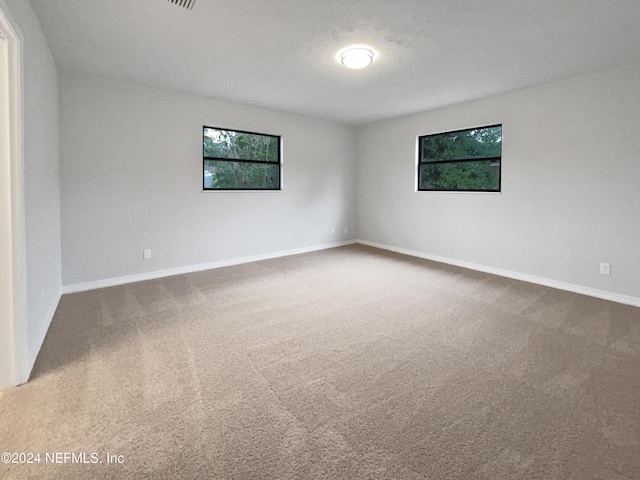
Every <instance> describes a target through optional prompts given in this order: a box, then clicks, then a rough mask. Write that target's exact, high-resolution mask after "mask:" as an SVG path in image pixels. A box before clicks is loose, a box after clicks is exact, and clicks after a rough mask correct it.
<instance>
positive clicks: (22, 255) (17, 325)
mask: <svg viewBox="0 0 640 480" xmlns="http://www.w3.org/2000/svg"><path fill="white" fill-rule="evenodd" d="M7 11H8V10H7V9H6V5H5V3H4V1H1V2H0V32H1V33H2V36H3V37H4V39H5V40H6V42H7V53H8V55H7V68H6V69H4V70H5V74H6V75H7V81H8V107H9V108H8V112H7V110H6V108H5V109H2V111H0V115H6V116H8V118H7V117H5V119H6V120H8V121H7V122H5V125H7V126H8V128H4V131H3V132H1V133H0V135H2V136H3V137H7V138H8V144H9V149H8V154H9V157H8V158H0V161H2V162H9V170H10V180H9V183H10V191H9V192H5V194H6V197H5V199H3V201H4V200H7V201H8V202H9V205H10V208H9V210H10V214H9V215H10V218H9V220H8V222H7V223H8V225H2V228H5V227H8V228H9V231H10V232H11V233H10V245H9V248H8V250H9V251H8V252H0V254H2V255H8V257H9V262H10V263H9V264H10V268H9V270H10V272H9V274H8V278H9V285H10V292H9V293H8V298H9V302H10V305H9V306H8V309H9V310H8V311H9V312H10V315H9V318H7V319H2V320H0V322H2V324H0V331H2V332H3V333H5V332H6V333H7V335H8V336H7V337H5V340H6V346H7V348H9V349H10V351H11V353H10V354H9V358H12V359H13V368H9V369H7V371H8V372H11V371H12V372H13V375H11V373H9V376H10V378H0V390H3V389H5V388H10V387H14V386H16V385H20V384H22V383H25V382H26V381H27V380H28V379H29V348H28V337H27V295H26V292H27V288H26V286H27V282H26V279H27V275H26V240H25V202H24V159H23V154H24V152H23V116H22V115H23V82H22V65H23V63H22V44H23V42H22V38H23V37H22V34H21V32H20V31H19V29H18V28H17V27H16V26H15V25H14V24H13V23H12V22H11V20H10V17H8V16H7ZM4 152H5V153H0V157H6V152H7V150H5V151H4ZM5 322H6V323H5ZM3 347H4V345H3Z"/></svg>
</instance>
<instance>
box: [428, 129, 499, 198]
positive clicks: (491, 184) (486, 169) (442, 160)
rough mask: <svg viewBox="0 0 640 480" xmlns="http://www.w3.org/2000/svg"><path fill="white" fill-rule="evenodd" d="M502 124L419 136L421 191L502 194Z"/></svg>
mask: <svg viewBox="0 0 640 480" xmlns="http://www.w3.org/2000/svg"><path fill="white" fill-rule="evenodd" d="M501 157H502V125H492V126H489V127H478V128H470V129H468V130H457V131H454V132H446V133H438V134H435V135H423V136H421V137H418V190H420V191H449V192H451V191H455V192H499V191H500V168H501Z"/></svg>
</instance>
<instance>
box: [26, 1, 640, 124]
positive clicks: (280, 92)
mask: <svg viewBox="0 0 640 480" xmlns="http://www.w3.org/2000/svg"><path fill="white" fill-rule="evenodd" d="M31 4H32V5H33V8H34V10H35V11H36V14H37V15H38V19H39V20H40V23H41V25H42V29H43V31H44V33H45V36H46V38H47V40H48V42H49V45H50V47H51V50H52V52H53V55H54V57H55V60H56V62H57V64H58V67H59V68H62V69H68V70H74V71H82V72H89V73H93V74H97V75H102V76H107V77H112V78H118V79H123V80H129V81H133V82H137V83H141V84H145V85H151V86H156V87H160V88H164V89H170V90H175V91H179V92H185V93H190V94H194V95H199V96H205V97H213V98H219V99H224V100H230V101H233V102H238V103H243V104H249V105H255V106H261V107H267V108H271V109H275V110H281V111H286V112H292V113H298V114H303V115H308V116H312V117H317V118H323V119H327V120H335V121H340V122H346V123H351V124H363V123H368V122H372V121H375V120H380V119H383V118H389V117H394V116H398V115H403V114H408V113H414V112H419V111H424V110H429V109H433V108H437V107H441V106H445V105H450V104H453V103H458V102H461V101H465V100H470V99H475V98H480V97H485V96H488V95H493V94H497V93H501V92H505V91H509V90H515V89H518V88H523V87H527V86H531V85H536V84H540V83H546V82H549V81H553V80H557V79H560V78H565V77H570V76H575V75H582V74H585V73H591V72H595V71H598V70H604V69H607V68H612V67H616V66H620V65H624V64H629V63H638V62H640V27H639V25H640V1H639V0H599V1H595V0H535V1H526V0H395V1H394V0H360V1H347V0H199V3H198V4H197V7H196V9H195V10H194V11H188V10H186V9H184V8H181V7H178V6H176V5H173V4H171V3H169V1H168V0H31ZM351 43H367V44H370V45H371V46H373V47H374V48H376V49H377V50H378V51H379V54H380V56H379V58H378V60H377V61H376V62H375V63H374V64H373V65H372V66H371V67H369V68H367V69H365V70H348V69H346V68H344V67H342V66H341V65H339V64H338V63H337V62H336V61H335V59H334V55H335V53H336V52H337V51H338V50H339V49H340V48H342V47H344V46H346V45H348V44H351Z"/></svg>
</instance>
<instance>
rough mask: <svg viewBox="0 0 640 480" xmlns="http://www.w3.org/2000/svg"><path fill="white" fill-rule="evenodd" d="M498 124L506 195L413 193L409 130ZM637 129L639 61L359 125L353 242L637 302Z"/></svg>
mask: <svg viewBox="0 0 640 480" xmlns="http://www.w3.org/2000/svg"><path fill="white" fill-rule="evenodd" d="M495 123H502V125H503V151H502V160H503V167H502V194H500V195H495V194H494V195H491V194H471V193H466V194H460V193H457V194H456V193H429V192H415V155H416V151H415V146H416V136H417V135H422V134H429V133H436V132H442V131H447V130H455V129H461V128H468V127H474V126H480V125H490V124H495ZM639 132H640V65H634V66H628V67H626V68H621V69H618V70H615V71H608V72H604V73H598V74H593V75H589V76H584V77H580V78H574V79H570V80H566V81H562V82H559V83H554V84H549V85H544V86H540V87H536V88H531V89H527V90H523V91H518V92H513V93H509V94H504V95H500V96H496V97H491V98H487V99H483V100H479V101H474V102H470V103H465V104H460V105H457V106H453V107H449V108H445V109H440V110H436V111H431V112H426V113H422V114H418V115H412V116H407V117H403V118H398V119H394V120H390V121H385V122H380V123H376V124H372V125H368V126H365V127H362V128H361V129H360V130H359V143H358V145H359V147H358V148H359V152H358V158H359V170H358V177H359V197H358V204H359V223H358V229H359V237H360V238H361V239H364V240H367V241H369V242H375V243H379V244H384V245H387V246H391V247H396V248H402V249H407V250H411V251H414V252H419V253H424V254H428V255H433V256H440V257H445V258H447V259H452V260H456V261H463V262H470V263H474V264H477V265H481V266H488V267H492V268H495V269H502V270H506V271H509V272H516V273H520V274H526V275H531V276H536V277H541V278H543V279H551V280H554V281H558V282H564V283H567V284H572V285H578V286H584V287H588V288H592V289H596V290H601V291H605V292H612V293H615V294H618V295H626V296H631V297H636V298H640V241H639V239H640V216H639V212H640V134H639ZM600 262H607V263H611V264H612V275H611V276H603V275H600V273H599V263H600Z"/></svg>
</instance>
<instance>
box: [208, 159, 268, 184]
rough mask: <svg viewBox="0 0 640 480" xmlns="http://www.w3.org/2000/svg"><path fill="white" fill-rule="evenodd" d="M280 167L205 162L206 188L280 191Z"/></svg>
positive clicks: (243, 163)
mask: <svg viewBox="0 0 640 480" xmlns="http://www.w3.org/2000/svg"><path fill="white" fill-rule="evenodd" d="M279 168H280V166H279V165H277V164H274V165H269V164H266V163H246V162H230V161H225V160H222V161H221V160H205V161H204V188H205V189H208V188H211V189H224V188H230V189H267V190H268V189H278V188H280V185H279V180H278V177H279V175H278V173H279V171H278V170H279Z"/></svg>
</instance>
